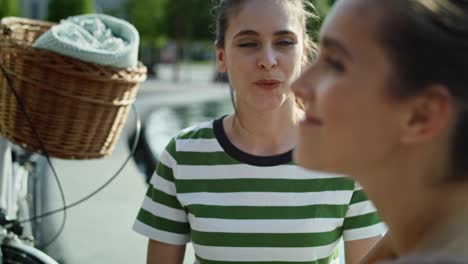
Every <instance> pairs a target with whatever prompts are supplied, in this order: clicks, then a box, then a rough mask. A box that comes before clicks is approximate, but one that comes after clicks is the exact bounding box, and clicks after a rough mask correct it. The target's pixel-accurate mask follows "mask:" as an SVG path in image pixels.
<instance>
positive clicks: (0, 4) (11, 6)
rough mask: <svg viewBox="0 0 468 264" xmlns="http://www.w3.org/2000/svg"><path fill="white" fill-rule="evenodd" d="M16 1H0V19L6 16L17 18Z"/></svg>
mask: <svg viewBox="0 0 468 264" xmlns="http://www.w3.org/2000/svg"><path fill="white" fill-rule="evenodd" d="M18 14H19V4H18V0H0V18H2V17H6V16H18Z"/></svg>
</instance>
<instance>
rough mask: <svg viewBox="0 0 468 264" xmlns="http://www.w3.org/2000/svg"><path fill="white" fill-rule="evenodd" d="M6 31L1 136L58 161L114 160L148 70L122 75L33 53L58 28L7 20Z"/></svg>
mask: <svg viewBox="0 0 468 264" xmlns="http://www.w3.org/2000/svg"><path fill="white" fill-rule="evenodd" d="M0 25H1V29H0V30H1V32H0V65H1V66H2V67H3V69H4V71H5V73H6V75H7V76H8V77H6V76H5V75H4V74H2V73H1V72H0V134H1V135H3V136H4V137H6V138H7V139H8V140H10V141H12V142H13V143H15V144H18V145H21V146H23V147H24V148H26V149H28V150H30V151H33V152H45V151H46V152H47V153H48V154H49V156H51V157H56V158H62V159H91V158H100V157H104V156H107V155H110V154H111V153H112V151H113V149H114V147H115V144H116V142H117V140H118V138H119V135H120V132H121V130H122V128H123V126H124V123H125V121H126V119H127V115H128V112H129V109H130V107H131V105H132V103H133V102H134V101H135V98H136V94H137V91H138V85H139V84H140V83H141V82H143V81H144V80H145V79H146V68H145V66H143V65H142V64H141V63H140V64H139V65H138V67H137V68H136V69H131V68H127V69H118V68H113V67H107V66H100V65H96V64H92V63H87V62H83V61H79V60H76V59H73V58H70V57H66V56H62V55H59V54H57V53H54V52H50V51H46V50H41V49H35V48H32V47H31V45H32V44H33V43H34V41H35V40H36V39H37V38H38V37H39V36H40V35H41V34H43V33H44V32H45V31H47V30H48V29H49V28H50V27H51V26H53V25H54V24H53V23H49V22H45V21H38V20H31V19H25V18H18V17H6V18H3V19H2V20H1V23H0ZM8 79H9V80H10V81H11V87H10V85H9V82H8ZM12 88H13V89H14V90H15V91H16V94H17V95H18V97H19V99H20V100H19V101H20V102H21V103H22V105H23V106H24V107H23V108H24V110H25V112H26V115H27V116H28V117H29V119H30V121H31V123H32V127H34V129H35V130H36V131H37V134H38V137H39V138H40V141H42V143H43V146H44V149H45V151H44V150H43V149H42V148H41V145H40V144H39V140H38V138H37V137H36V134H35V133H34V132H33V129H32V128H31V125H30V124H29V122H28V121H27V118H26V116H25V115H24V113H23V111H22V107H21V105H20V104H19V103H18V100H17V98H16V97H15V96H14V93H13V92H12Z"/></svg>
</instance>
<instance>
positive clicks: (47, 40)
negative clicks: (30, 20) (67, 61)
mask: <svg viewBox="0 0 468 264" xmlns="http://www.w3.org/2000/svg"><path fill="white" fill-rule="evenodd" d="M139 41H140V37H139V35H138V31H137V30H136V28H135V27H134V26H133V25H132V24H130V23H128V22H126V21H125V20H122V19H118V18H115V17H112V16H108V15H104V14H87V15H79V16H73V17H69V18H67V19H64V20H62V21H60V23H59V24H57V25H54V26H52V27H51V28H50V29H49V30H48V31H46V32H45V33H44V34H42V35H41V36H40V37H39V38H38V39H37V40H36V41H35V42H34V44H33V47H34V48H40V49H46V50H50V51H53V52H56V53H59V54H62V55H65V56H69V57H72V58H75V59H78V60H82V61H86V62H92V63H95V64H99V65H106V66H113V67H117V68H127V67H131V68H134V67H136V66H137V62H138V45H139Z"/></svg>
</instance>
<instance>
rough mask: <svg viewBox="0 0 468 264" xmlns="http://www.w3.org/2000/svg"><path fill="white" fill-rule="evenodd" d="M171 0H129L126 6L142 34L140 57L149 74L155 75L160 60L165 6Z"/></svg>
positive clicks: (163, 36)
mask: <svg viewBox="0 0 468 264" xmlns="http://www.w3.org/2000/svg"><path fill="white" fill-rule="evenodd" d="M167 1H171V0H127V2H126V3H125V8H126V9H127V10H128V15H129V17H128V19H129V22H130V23H132V24H133V25H134V26H135V28H136V29H137V30H138V33H139V35H140V43H141V44H140V55H141V56H140V58H141V60H142V61H143V63H144V64H145V65H146V66H147V67H148V74H149V75H154V74H157V72H155V71H154V65H156V62H157V61H158V57H159V50H160V49H161V48H162V46H163V43H161V42H163V41H161V40H164V39H165V35H164V34H165V33H164V27H165V23H164V22H165V21H164V19H165V10H164V8H165V6H166V2H167Z"/></svg>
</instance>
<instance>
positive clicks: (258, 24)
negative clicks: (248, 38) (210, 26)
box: [227, 0, 303, 34]
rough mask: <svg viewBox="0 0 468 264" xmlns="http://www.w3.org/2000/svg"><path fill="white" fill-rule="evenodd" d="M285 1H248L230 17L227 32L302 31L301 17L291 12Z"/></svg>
mask: <svg viewBox="0 0 468 264" xmlns="http://www.w3.org/2000/svg"><path fill="white" fill-rule="evenodd" d="M290 9H291V7H290V6H289V5H287V4H286V3H284V1H276V0H271V1H270V0H250V1H246V2H245V3H244V5H243V6H242V8H241V9H239V11H238V12H236V14H233V15H232V16H230V17H229V23H228V29H227V33H228V34H229V33H231V34H237V33H238V32H239V31H246V30H250V31H255V32H257V33H259V34H274V33H275V32H279V31H291V32H294V33H296V34H299V33H300V32H301V31H302V28H303V25H301V22H300V19H298V16H297V14H294V13H293V12H291V10H290Z"/></svg>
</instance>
